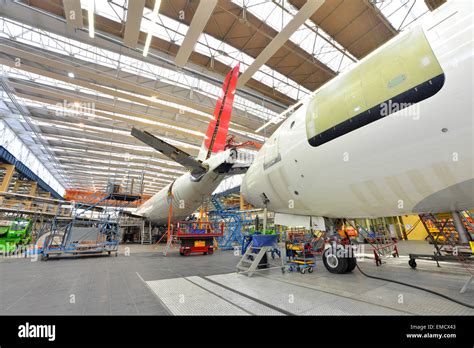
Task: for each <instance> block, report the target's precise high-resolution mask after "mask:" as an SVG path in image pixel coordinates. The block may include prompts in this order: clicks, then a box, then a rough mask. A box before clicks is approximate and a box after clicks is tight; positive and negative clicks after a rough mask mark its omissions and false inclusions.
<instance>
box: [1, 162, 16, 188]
mask: <svg viewBox="0 0 474 348" xmlns="http://www.w3.org/2000/svg"><path fill="white" fill-rule="evenodd" d="M0 168H5V175H4V177H3V180H2V184H1V185H0V192H7V191H8V187H9V186H10V183H11V181H12V178H13V173H14V172H15V166H14V165H13V164H0Z"/></svg>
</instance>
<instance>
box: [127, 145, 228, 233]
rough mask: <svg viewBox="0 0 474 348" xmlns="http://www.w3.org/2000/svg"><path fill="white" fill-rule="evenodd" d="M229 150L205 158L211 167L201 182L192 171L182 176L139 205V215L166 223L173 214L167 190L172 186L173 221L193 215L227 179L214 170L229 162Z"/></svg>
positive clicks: (155, 221) (157, 222)
mask: <svg viewBox="0 0 474 348" xmlns="http://www.w3.org/2000/svg"><path fill="white" fill-rule="evenodd" d="M230 153H231V150H226V151H223V152H220V153H218V154H216V155H214V156H212V157H211V158H209V159H208V160H206V161H204V162H203V163H205V164H207V165H208V166H209V171H208V172H207V173H206V174H204V175H203V176H202V177H201V178H200V180H198V181H196V180H195V179H193V177H192V176H191V173H186V174H184V175H182V176H180V177H179V178H178V179H176V180H175V181H174V182H173V183H172V184H169V185H167V186H166V187H164V188H163V189H161V191H159V192H158V193H157V194H155V195H154V196H153V197H152V198H150V199H149V200H148V201H146V202H145V203H144V204H143V205H142V206H140V207H139V208H138V210H137V212H136V214H138V215H141V216H144V217H145V218H146V219H147V220H149V221H151V222H153V223H156V224H166V223H167V221H168V216H169V213H170V206H169V202H170V199H169V195H168V192H169V189H170V185H172V193H173V198H172V202H173V209H172V221H179V220H182V219H184V218H185V217H187V216H189V215H191V214H192V213H193V212H195V211H196V209H198V208H199V206H200V205H201V204H202V203H203V202H204V200H205V199H206V198H209V196H210V195H211V194H212V192H213V191H214V190H215V189H216V188H217V186H218V185H219V184H220V183H221V181H222V180H223V179H224V178H225V174H218V173H215V172H214V169H215V168H217V167H218V166H219V165H220V164H222V163H224V162H226V161H229V158H230V157H231V155H230Z"/></svg>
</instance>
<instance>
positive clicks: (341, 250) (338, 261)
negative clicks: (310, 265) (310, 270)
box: [323, 245, 357, 274]
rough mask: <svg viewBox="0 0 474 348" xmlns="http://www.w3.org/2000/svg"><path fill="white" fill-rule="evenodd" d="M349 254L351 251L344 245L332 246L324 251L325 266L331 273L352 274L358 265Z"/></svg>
mask: <svg viewBox="0 0 474 348" xmlns="http://www.w3.org/2000/svg"><path fill="white" fill-rule="evenodd" d="M349 254H350V252H349V250H348V249H346V248H345V247H344V246H342V245H337V246H331V247H329V248H327V249H326V250H324V253H323V263H324V266H325V267H326V269H327V270H328V271H329V272H330V273H336V274H342V273H349V272H352V270H353V269H354V268H355V267H356V265H357V260H356V259H355V257H353V256H350V255H349Z"/></svg>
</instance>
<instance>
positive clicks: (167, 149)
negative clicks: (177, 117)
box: [132, 128, 208, 176]
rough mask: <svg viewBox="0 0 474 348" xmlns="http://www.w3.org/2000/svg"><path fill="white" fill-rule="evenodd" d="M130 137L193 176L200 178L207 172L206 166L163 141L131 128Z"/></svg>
mask: <svg viewBox="0 0 474 348" xmlns="http://www.w3.org/2000/svg"><path fill="white" fill-rule="evenodd" d="M132 135H133V136H134V137H135V138H137V139H138V140H140V141H142V142H144V143H145V144H147V145H148V146H150V147H152V148H154V149H155V150H157V151H159V152H161V153H162V154H163V155H165V156H166V157H169V158H170V159H172V160H173V161H176V162H177V163H179V164H181V165H182V166H183V167H185V168H186V169H188V170H189V171H190V172H191V174H192V175H193V176H200V175H202V174H204V173H206V172H207V171H208V168H207V167H206V166H204V165H203V164H202V163H201V162H200V161H197V160H196V159H194V157H193V156H191V155H190V154H188V153H186V152H184V151H182V150H180V149H178V148H177V147H175V146H173V145H171V144H168V143H167V142H166V141H163V140H161V139H159V138H157V137H155V136H154V135H152V134H150V133H148V132H146V131H141V130H139V129H136V128H132Z"/></svg>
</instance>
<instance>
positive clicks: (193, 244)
mask: <svg viewBox="0 0 474 348" xmlns="http://www.w3.org/2000/svg"><path fill="white" fill-rule="evenodd" d="M176 230H177V231H176V237H177V238H178V240H179V241H180V244H181V246H180V248H179V253H180V254H181V255H182V256H188V255H189V254H191V253H203V254H204V255H212V254H213V253H214V238H216V237H222V236H223V235H224V223H221V224H219V227H218V229H216V228H215V227H213V226H212V224H211V223H210V222H199V221H180V222H178V223H177V226H176Z"/></svg>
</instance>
